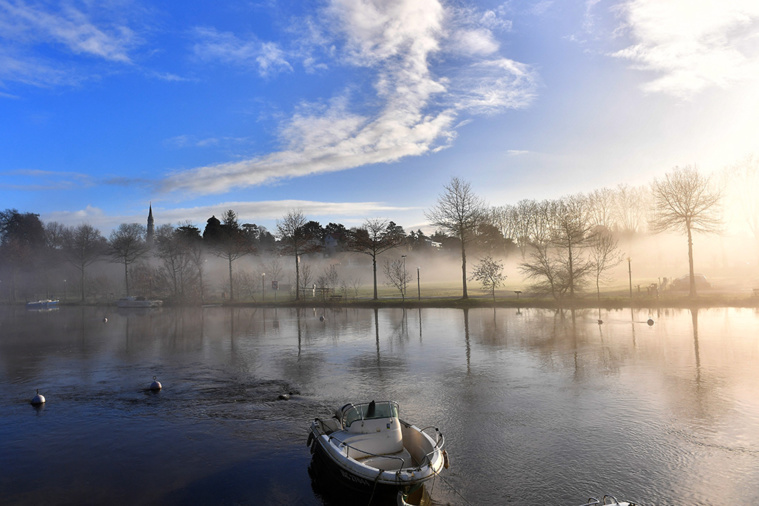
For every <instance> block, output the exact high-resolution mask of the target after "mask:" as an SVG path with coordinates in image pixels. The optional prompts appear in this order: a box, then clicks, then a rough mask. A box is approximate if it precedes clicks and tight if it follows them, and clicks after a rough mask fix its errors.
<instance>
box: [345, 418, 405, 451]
mask: <svg viewBox="0 0 759 506" xmlns="http://www.w3.org/2000/svg"><path fill="white" fill-rule="evenodd" d="M340 436H341V437H337V439H338V441H340V443H344V444H345V445H347V446H345V448H346V451H347V454H348V457H351V458H354V459H362V458H366V457H370V456H374V455H389V454H393V453H398V452H400V451H403V433H402V432H401V424H400V422H399V421H398V419H397V418H381V419H372V420H356V421H355V422H353V423H352V424H351V426H350V427H349V428H348V431H347V432H343V433H342V434H341V435H340ZM393 460H394V459H393Z"/></svg>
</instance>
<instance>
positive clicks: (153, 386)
mask: <svg viewBox="0 0 759 506" xmlns="http://www.w3.org/2000/svg"><path fill="white" fill-rule="evenodd" d="M162 388H163V385H161V382H160V381H158V380H157V379H155V376H153V383H151V384H150V389H151V390H152V391H154V392H157V391H158V390H160V389H162Z"/></svg>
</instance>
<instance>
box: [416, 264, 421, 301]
mask: <svg viewBox="0 0 759 506" xmlns="http://www.w3.org/2000/svg"><path fill="white" fill-rule="evenodd" d="M416 293H417V296H418V297H419V301H420V302H421V300H422V285H421V284H420V282H419V267H417V268H416Z"/></svg>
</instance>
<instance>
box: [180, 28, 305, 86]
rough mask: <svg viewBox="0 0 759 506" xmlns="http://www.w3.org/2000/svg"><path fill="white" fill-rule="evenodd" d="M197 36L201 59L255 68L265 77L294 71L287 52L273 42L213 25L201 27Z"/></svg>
mask: <svg viewBox="0 0 759 506" xmlns="http://www.w3.org/2000/svg"><path fill="white" fill-rule="evenodd" d="M195 36H196V38H197V42H196V43H195V44H194V46H193V52H194V54H195V56H196V57H197V58H200V59H201V60H204V61H207V62H220V63H226V64H234V65H238V66H241V67H248V68H254V69H256V70H257V71H258V73H259V74H260V75H262V76H270V75H273V74H277V73H279V72H289V71H292V66H291V65H290V63H289V62H288V61H287V55H286V54H285V51H284V50H282V48H280V47H279V45H278V44H275V43H273V42H263V41H260V40H258V38H257V37H255V36H250V37H248V38H241V37H238V36H236V35H235V34H233V33H228V32H219V31H217V30H215V29H213V28H198V29H196V30H195Z"/></svg>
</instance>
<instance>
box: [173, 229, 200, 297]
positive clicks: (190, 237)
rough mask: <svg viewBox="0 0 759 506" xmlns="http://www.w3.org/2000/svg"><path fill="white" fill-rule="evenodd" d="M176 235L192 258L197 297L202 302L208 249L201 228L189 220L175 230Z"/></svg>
mask: <svg viewBox="0 0 759 506" xmlns="http://www.w3.org/2000/svg"><path fill="white" fill-rule="evenodd" d="M174 236H175V237H174V238H175V239H176V240H177V241H179V244H180V245H181V246H182V247H183V248H184V249H185V251H186V253H187V256H188V257H189V259H190V264H191V265H192V267H193V268H194V271H195V275H194V276H192V278H193V279H197V291H196V297H197V299H198V300H200V302H201V303H202V302H203V301H204V300H205V285H204V283H203V272H204V265H205V262H206V258H205V256H206V250H205V247H204V246H203V238H202V237H201V235H200V229H198V228H197V227H195V226H194V225H192V224H191V223H189V222H185V223H184V225H181V226H179V227H178V228H177V229H176V230H175V231H174Z"/></svg>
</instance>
